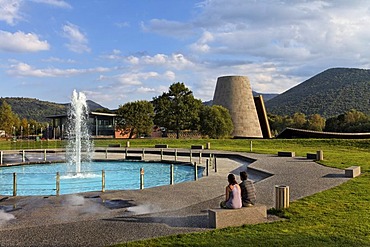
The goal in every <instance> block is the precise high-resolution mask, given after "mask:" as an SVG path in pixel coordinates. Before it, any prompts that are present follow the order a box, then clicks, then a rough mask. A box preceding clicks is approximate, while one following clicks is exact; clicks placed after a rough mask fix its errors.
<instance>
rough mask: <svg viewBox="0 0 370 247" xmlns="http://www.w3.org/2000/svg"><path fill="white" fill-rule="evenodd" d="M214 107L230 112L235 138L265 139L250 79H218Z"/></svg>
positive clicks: (237, 77) (227, 77)
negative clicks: (223, 108) (220, 107)
mask: <svg viewBox="0 0 370 247" xmlns="http://www.w3.org/2000/svg"><path fill="white" fill-rule="evenodd" d="M213 105H221V106H223V107H225V108H227V109H228V110H229V112H230V115H231V118H232V121H233V124H234V131H233V133H232V135H233V136H234V138H263V135H262V130H261V126H260V123H259V120H258V115H257V110H256V106H255V104H254V99H253V94H252V88H251V85H250V83H249V79H248V77H246V76H222V77H219V78H217V84H216V90H215V94H214V96H213Z"/></svg>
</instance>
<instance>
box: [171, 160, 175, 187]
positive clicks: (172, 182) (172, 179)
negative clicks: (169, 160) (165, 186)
mask: <svg viewBox="0 0 370 247" xmlns="http://www.w3.org/2000/svg"><path fill="white" fill-rule="evenodd" d="M174 183H175V180H174V177H173V164H171V166H170V184H171V185H172V184H174Z"/></svg>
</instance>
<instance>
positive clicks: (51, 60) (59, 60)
mask: <svg viewBox="0 0 370 247" xmlns="http://www.w3.org/2000/svg"><path fill="white" fill-rule="evenodd" d="M41 61H43V62H46V63H76V61H75V60H73V59H62V58H58V57H49V58H47V59H42V60H41Z"/></svg>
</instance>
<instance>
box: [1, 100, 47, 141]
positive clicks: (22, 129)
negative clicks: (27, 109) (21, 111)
mask: <svg viewBox="0 0 370 247" xmlns="http://www.w3.org/2000/svg"><path fill="white" fill-rule="evenodd" d="M47 125H48V124H47V123H39V122H37V121H36V120H33V119H30V120H28V119H26V118H22V119H20V118H19V117H18V115H17V114H15V113H14V112H13V111H12V108H11V106H10V105H9V104H8V103H7V102H6V101H3V102H2V104H1V106H0V130H4V131H5V133H6V134H7V135H8V136H9V135H13V136H22V137H26V136H27V137H28V136H30V135H37V134H41V133H42V132H43V130H45V129H46V128H47Z"/></svg>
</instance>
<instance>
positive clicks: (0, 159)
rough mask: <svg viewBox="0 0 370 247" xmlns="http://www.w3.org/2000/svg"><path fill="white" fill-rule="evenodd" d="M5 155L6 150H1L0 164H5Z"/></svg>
mask: <svg viewBox="0 0 370 247" xmlns="http://www.w3.org/2000/svg"><path fill="white" fill-rule="evenodd" d="M3 156H4V152H3V151H0V165H2V164H3Z"/></svg>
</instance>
